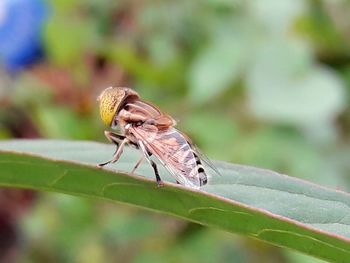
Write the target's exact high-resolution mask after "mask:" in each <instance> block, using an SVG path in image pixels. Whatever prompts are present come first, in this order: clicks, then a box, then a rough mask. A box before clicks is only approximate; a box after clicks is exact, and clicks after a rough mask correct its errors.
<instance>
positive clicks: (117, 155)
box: [98, 138, 129, 167]
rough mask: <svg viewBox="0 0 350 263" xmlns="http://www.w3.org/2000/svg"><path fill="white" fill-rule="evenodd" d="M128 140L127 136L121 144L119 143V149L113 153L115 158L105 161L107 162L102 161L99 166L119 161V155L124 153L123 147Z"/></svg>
mask: <svg viewBox="0 0 350 263" xmlns="http://www.w3.org/2000/svg"><path fill="white" fill-rule="evenodd" d="M128 142H129V140H128V139H126V138H124V139H123V140H122V142H121V143H120V145H119V147H118V149H117V151H116V152H115V154H114V155H113V158H112V159H111V160H109V161H107V162H105V163H100V164H98V166H99V167H102V166H105V165H106V164H109V163H115V162H117V161H118V159H119V157H120V156H121V154H122V153H123V149H124V146H125V144H126V143H128Z"/></svg>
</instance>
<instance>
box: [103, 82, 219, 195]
mask: <svg viewBox="0 0 350 263" xmlns="http://www.w3.org/2000/svg"><path fill="white" fill-rule="evenodd" d="M98 101H99V103H100V115H101V119H102V121H103V122H104V123H105V124H106V125H109V126H110V127H111V128H112V129H115V128H117V127H119V129H120V131H121V134H118V133H115V132H110V131H105V135H106V137H107V139H108V140H109V141H110V142H112V143H114V144H116V145H117V149H116V151H115V153H114V155H113V157H112V159H111V160H109V161H107V162H105V163H101V164H99V165H98V166H99V167H102V166H104V165H106V164H109V163H115V162H117V161H118V159H119V157H120V156H121V154H122V152H123V148H124V146H125V145H127V144H129V145H131V146H133V147H135V148H137V149H140V150H141V151H142V152H143V156H142V158H141V159H140V160H139V161H138V162H137V163H136V165H135V167H134V169H133V170H132V173H133V172H134V171H135V170H136V169H137V167H138V166H139V165H140V164H141V163H142V161H143V160H144V158H146V160H147V161H148V162H149V163H150V165H151V166H152V168H153V170H154V173H155V176H156V181H157V185H158V186H161V185H163V182H162V180H161V178H160V176H159V172H158V169H157V165H156V163H155V162H154V161H153V160H152V159H151V156H152V155H153V156H155V157H156V158H157V159H158V160H159V161H160V162H161V164H162V165H163V166H165V168H166V169H167V170H168V171H169V172H170V174H171V175H172V176H174V177H175V179H176V182H177V183H179V184H182V185H184V186H188V187H191V188H197V189H198V188H199V187H200V186H202V185H205V184H206V183H207V180H208V179H207V174H206V172H205V170H204V167H203V165H202V161H201V159H200V158H199V156H200V155H199V153H198V151H197V150H196V149H195V147H194V146H193V144H192V143H191V142H190V140H189V139H188V138H187V137H186V136H185V135H184V134H182V133H181V132H180V131H178V130H177V129H175V128H174V126H175V125H176V121H175V120H174V119H173V118H171V117H170V116H169V115H167V114H164V113H162V112H161V111H160V110H159V109H158V108H157V107H155V106H153V105H151V104H150V103H148V102H145V101H142V100H141V99H140V96H139V94H138V93H137V92H135V91H134V90H132V89H130V88H126V87H109V88H107V89H105V90H104V91H102V93H101V94H100V96H99V97H98ZM203 160H204V161H205V162H206V163H208V164H209V165H210V166H211V167H213V166H212V165H211V163H210V162H209V161H208V160H206V159H203ZM213 169H214V170H215V168H213ZM215 171H217V170H215Z"/></svg>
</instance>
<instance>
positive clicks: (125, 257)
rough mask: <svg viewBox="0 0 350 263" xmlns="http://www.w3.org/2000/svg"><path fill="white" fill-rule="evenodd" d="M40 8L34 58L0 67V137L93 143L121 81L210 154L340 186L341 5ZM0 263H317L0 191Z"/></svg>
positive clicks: (345, 76) (179, 223)
mask: <svg viewBox="0 0 350 263" xmlns="http://www.w3.org/2000/svg"><path fill="white" fill-rule="evenodd" d="M34 2H36V3H34ZM39 2H40V1H39ZM39 2H38V1H33V5H34V4H38V3H39ZM41 4H46V6H47V10H46V16H45V19H44V20H43V21H42V23H41V26H40V34H39V42H40V43H39V47H40V52H39V53H40V54H39V55H37V56H34V57H35V59H32V60H31V62H30V63H27V61H26V63H23V64H21V60H20V61H19V62H18V61H16V63H17V64H16V65H17V66H18V63H19V64H20V66H19V67H17V68H16V69H15V70H14V69H13V67H12V68H11V67H10V66H6V61H5V59H3V66H2V67H0V105H1V107H0V138H1V139H11V138H63V139H72V140H95V141H100V142H106V139H105V138H104V136H103V130H104V129H106V127H104V126H103V124H102V122H101V121H100V119H99V114H98V108H97V102H96V97H97V95H98V94H99V93H100V92H101V91H102V90H103V89H104V88H106V87H108V86H112V85H113V86H117V85H118V86H129V87H132V88H134V89H136V90H137V91H138V92H139V93H140V94H141V96H142V97H143V98H144V99H145V100H149V101H152V102H153V103H154V104H156V105H158V106H159V107H160V108H161V109H162V110H164V111H165V112H167V113H169V114H171V115H172V116H174V117H175V119H177V120H178V127H179V129H181V130H182V131H184V132H185V133H187V134H188V135H189V136H190V137H191V138H192V139H193V141H195V143H196V144H197V145H198V146H199V147H200V148H201V149H202V151H203V152H204V153H206V155H208V156H209V157H210V158H213V159H221V160H225V161H229V162H234V163H240V164H247V165H253V166H258V167H263V168H268V169H272V170H275V171H278V172H281V173H286V174H288V175H291V176H296V177H300V178H304V179H306V180H309V181H313V182H316V183H319V184H322V185H326V186H329V187H332V188H337V189H341V190H344V191H349V189H350V162H349V158H350V144H349V138H350V107H349V93H350V48H349V44H350V30H349V29H350V19H349V14H350V2H349V1H346V0H339V1H331V0H319V1H317V0H308V1H307V0H279V1H273V0H254V1H243V0H241V1H240V0H236V1H233V0H231V1H230V0H206V1H185V0H178V1H136V0H135V1H127V0H125V1H118V0H104V1H101V0H51V1H46V2H41ZM26 11H27V10H26V9H24V11H23V12H26ZM28 12H29V11H28ZM3 13H4V12H2V13H1V5H0V27H1V21H2V20H1V18H4V17H6V15H5V16H4V15H3ZM33 17H35V15H34V16H33ZM22 26H24V27H29V26H30V25H29V24H24V25H22ZM13 32H15V30H14V31H13ZM0 33H1V31H0ZM22 35H23V34H22ZM15 37H16V36H14V38H15ZM0 40H1V38H0ZM31 40H33V39H32V38H31ZM11 41H14V40H11ZM0 49H1V42H0ZM28 49H29V47H26V50H28ZM3 50H5V49H3ZM0 52H1V50H0ZM0 261H1V262H28V263H31V262H33V263H34V262H60V263H62V262H79V263H90V262H135V263H148V262H152V263H153V262H203V263H205V262H290V263H294V262H304V263H308V262H310V263H311V262H319V261H318V260H316V259H313V258H310V257H308V256H304V255H301V254H299V253H296V252H292V251H289V250H284V249H280V248H276V247H273V246H270V245H268V244H264V243H261V242H258V241H255V240H252V239H246V238H244V237H241V236H236V235H232V234H228V233H224V232H222V231H218V230H215V229H208V228H205V227H202V226H198V225H195V224H191V223H188V222H185V221H183V220H180V219H176V218H171V217H168V216H165V215H159V214H154V213H152V212H148V211H144V210H141V209H138V208H134V207H129V206H126V205H122V204H120V205H116V204H110V203H106V202H102V201H94V200H85V199H81V198H74V197H70V196H65V195H59V194H48V193H32V192H29V191H15V190H5V189H3V190H1V191H0Z"/></svg>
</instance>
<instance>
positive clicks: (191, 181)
mask: <svg viewBox="0 0 350 263" xmlns="http://www.w3.org/2000/svg"><path fill="white" fill-rule="evenodd" d="M130 130H131V132H132V134H133V135H134V136H135V137H136V139H138V140H141V141H142V142H143V143H144V144H145V146H146V148H147V150H148V151H149V152H151V153H152V154H153V155H154V156H156V157H157V158H158V159H159V161H160V162H161V163H162V164H163V165H164V166H165V168H167V170H168V171H169V172H170V173H171V174H172V175H173V176H174V177H175V179H176V181H177V182H179V183H180V184H182V185H185V186H189V187H192V188H199V187H200V186H201V185H203V184H205V183H206V179H207V178H206V175H205V173H204V170H203V171H201V170H198V162H197V157H196V155H195V153H194V151H193V149H192V148H191V145H190V144H189V143H188V141H187V140H186V138H185V137H184V136H183V135H182V134H181V133H180V132H179V131H178V130H176V129H175V128H169V129H167V130H158V129H157V128H156V127H155V126H152V125H142V126H137V127H135V126H134V127H132V128H130Z"/></svg>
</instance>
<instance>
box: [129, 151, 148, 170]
mask: <svg viewBox="0 0 350 263" xmlns="http://www.w3.org/2000/svg"><path fill="white" fill-rule="evenodd" d="M144 159H145V156H143V155H142V157H141V159H140V160H138V162H137V163H136V165H135V166H134V168H133V169H132V171H131V173H132V174H133V173H134V172H135V171H136V169H137V168H138V167H139V166H140V164H141V163H142V161H143V160H144Z"/></svg>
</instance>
